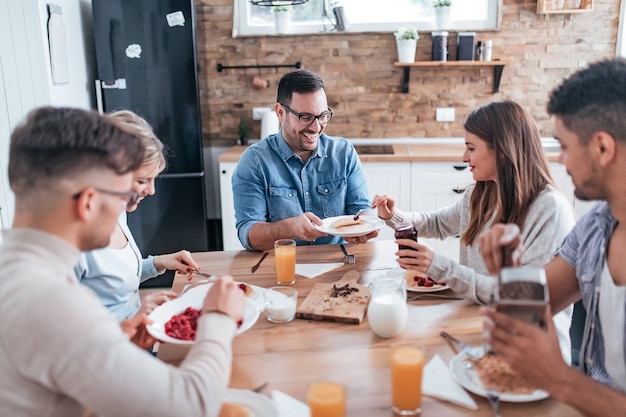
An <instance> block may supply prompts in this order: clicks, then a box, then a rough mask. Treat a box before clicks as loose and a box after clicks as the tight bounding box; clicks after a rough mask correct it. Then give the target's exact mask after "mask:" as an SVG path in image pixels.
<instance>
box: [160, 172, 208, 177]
mask: <svg viewBox="0 0 626 417" xmlns="http://www.w3.org/2000/svg"><path fill="white" fill-rule="evenodd" d="M195 177H204V172H181V173H175V174H161V175H159V176H158V178H195Z"/></svg>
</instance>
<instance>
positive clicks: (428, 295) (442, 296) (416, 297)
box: [406, 293, 463, 301]
mask: <svg viewBox="0 0 626 417" xmlns="http://www.w3.org/2000/svg"><path fill="white" fill-rule="evenodd" d="M423 297H433V298H446V299H448V300H462V299H463V297H457V296H454V295H444V294H430V293H426V294H417V295H412V296H410V297H407V299H406V300H407V301H415V300H419V299H420V298H423Z"/></svg>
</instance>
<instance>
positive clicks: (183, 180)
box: [92, 0, 208, 287]
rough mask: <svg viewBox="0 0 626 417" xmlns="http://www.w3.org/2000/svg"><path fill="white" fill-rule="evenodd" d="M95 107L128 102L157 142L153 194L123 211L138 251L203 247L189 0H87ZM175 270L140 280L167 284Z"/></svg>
mask: <svg viewBox="0 0 626 417" xmlns="http://www.w3.org/2000/svg"><path fill="white" fill-rule="evenodd" d="M92 9H93V29H94V40H95V52H96V62H97V80H96V97H97V102H98V110H99V111H101V112H111V111H114V110H119V109H127V110H132V111H134V112H135V113H137V114H139V115H140V116H142V117H143V118H145V119H146V120H147V121H148V123H150V124H151V125H152V127H153V128H154V131H155V133H156V135H157V137H159V139H161V141H162V142H163V143H164V145H165V148H166V152H167V168H166V170H165V171H164V172H163V173H162V174H161V175H159V177H158V178H157V180H156V194H155V195H154V196H151V197H148V198H146V199H144V200H143V201H142V202H141V204H140V205H139V207H138V209H137V210H136V211H135V212H133V213H129V215H128V223H129V227H130V229H131V231H132V233H133V236H134V237H135V240H136V241H137V244H138V246H139V248H140V249H141V252H142V254H143V255H144V257H145V256H147V255H158V254H164V253H172V252H176V251H179V250H181V249H187V250H189V251H192V252H197V251H206V250H208V237H207V216H206V201H205V188H204V182H205V178H204V163H203V156H202V129H201V122H200V103H199V93H198V74H197V61H196V37H195V9H194V2H193V0H92ZM173 276H174V273H173V272H169V273H166V274H165V275H163V276H160V277H158V278H155V279H152V280H149V281H147V282H145V283H144V284H143V285H142V287H167V286H170V285H171V282H172V279H173Z"/></svg>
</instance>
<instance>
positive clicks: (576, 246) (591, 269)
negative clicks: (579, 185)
mask: <svg viewBox="0 0 626 417" xmlns="http://www.w3.org/2000/svg"><path fill="white" fill-rule="evenodd" d="M616 224H617V222H616V220H615V218H614V217H613V216H612V215H611V211H610V209H609V206H608V204H607V203H606V202H601V203H598V204H597V205H595V206H594V208H593V209H592V210H591V211H590V212H589V213H587V214H586V215H585V216H583V217H582V218H581V219H580V220H579V221H578V223H577V224H576V226H575V227H574V229H573V230H572V232H571V233H570V234H569V235H568V236H567V237H566V238H565V241H564V242H563V245H562V246H561V248H560V249H559V255H560V256H561V257H562V258H563V259H564V260H565V261H566V262H567V263H568V264H570V265H571V266H572V267H573V268H574V269H575V270H576V276H577V277H578V286H579V288H580V292H581V294H582V301H583V304H584V306H585V310H587V320H586V322H585V330H584V333H583V341H582V345H581V349H580V367H581V369H582V370H583V371H584V372H585V373H586V374H587V375H589V376H590V377H591V378H592V379H594V380H596V381H598V382H600V383H603V384H605V385H607V386H609V387H615V385H614V384H613V381H612V379H611V377H610V376H609V374H608V373H607V372H606V367H605V360H604V345H605V341H604V339H603V337H602V328H601V327H600V326H601V323H600V318H599V317H600V316H599V310H598V300H599V299H600V288H601V283H602V270H603V268H604V263H605V261H606V248H607V245H608V243H609V239H610V237H611V234H612V232H613V229H614V228H615V225H616ZM624 308H626V305H625V306H624ZM623 326H624V333H623V334H622V335H616V337H623V338H625V340H626V322H625V323H624V324H623ZM624 346H626V343H625V345H624ZM624 360H625V361H626V349H625V352H624Z"/></svg>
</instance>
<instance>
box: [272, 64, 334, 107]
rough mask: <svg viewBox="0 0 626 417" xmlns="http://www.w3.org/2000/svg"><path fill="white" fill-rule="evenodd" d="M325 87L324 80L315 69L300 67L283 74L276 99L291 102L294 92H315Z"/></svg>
mask: <svg viewBox="0 0 626 417" xmlns="http://www.w3.org/2000/svg"><path fill="white" fill-rule="evenodd" d="M323 89H324V80H322V77H320V76H319V75H317V74H316V73H314V72H313V71H309V70H305V69H299V70H295V71H292V72H288V73H287V74H285V75H283V76H282V77H281V78H280V81H279V82H278V94H277V97H276V101H277V102H279V103H283V104H286V105H290V104H291V97H292V95H293V93H300V94H302V93H314V92H316V91H318V90H323Z"/></svg>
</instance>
